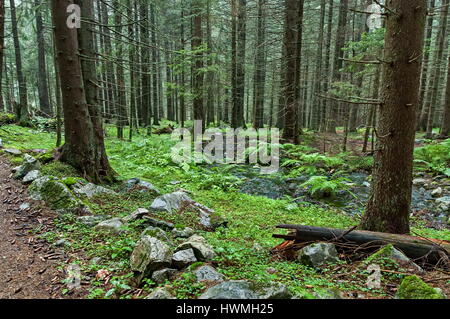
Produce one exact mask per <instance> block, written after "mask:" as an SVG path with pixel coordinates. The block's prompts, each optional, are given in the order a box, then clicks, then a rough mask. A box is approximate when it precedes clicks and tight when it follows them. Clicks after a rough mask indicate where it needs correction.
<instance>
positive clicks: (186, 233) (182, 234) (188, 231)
mask: <svg viewBox="0 0 450 319" xmlns="http://www.w3.org/2000/svg"><path fill="white" fill-rule="evenodd" d="M194 233H195V232H194V230H193V229H192V228H189V227H186V228H184V229H181V230H180V229H176V228H174V229H172V235H173V237H175V238H189V237H191V236H192V235H194Z"/></svg>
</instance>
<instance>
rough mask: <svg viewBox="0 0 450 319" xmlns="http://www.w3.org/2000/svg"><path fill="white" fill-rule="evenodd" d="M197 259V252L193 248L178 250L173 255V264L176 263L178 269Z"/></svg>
mask: <svg viewBox="0 0 450 319" xmlns="http://www.w3.org/2000/svg"><path fill="white" fill-rule="evenodd" d="M196 261H197V258H195V254H194V251H193V250H192V248H189V249H185V250H180V251H177V252H176V253H175V254H173V256H172V265H174V266H175V267H176V268H178V269H183V268H186V267H187V266H189V265H191V264H193V263H195V262H196Z"/></svg>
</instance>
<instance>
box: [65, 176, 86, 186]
mask: <svg viewBox="0 0 450 319" xmlns="http://www.w3.org/2000/svg"><path fill="white" fill-rule="evenodd" d="M61 182H63V183H64V184H66V185H67V186H69V187H70V186H72V185H75V184H76V183H81V184H87V181H86V180H85V179H83V178H80V177H65V178H63V179H62V180H61Z"/></svg>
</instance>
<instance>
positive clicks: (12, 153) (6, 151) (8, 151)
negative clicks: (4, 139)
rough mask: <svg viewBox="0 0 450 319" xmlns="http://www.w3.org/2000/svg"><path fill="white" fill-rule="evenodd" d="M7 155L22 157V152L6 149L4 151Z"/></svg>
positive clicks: (15, 149)
mask: <svg viewBox="0 0 450 319" xmlns="http://www.w3.org/2000/svg"><path fill="white" fill-rule="evenodd" d="M3 151H4V152H5V153H8V154H11V155H21V154H22V152H21V151H19V150H18V149H17V148H5V149H4V150H3Z"/></svg>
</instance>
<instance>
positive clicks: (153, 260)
mask: <svg viewBox="0 0 450 319" xmlns="http://www.w3.org/2000/svg"><path fill="white" fill-rule="evenodd" d="M171 260H172V251H171V250H170V248H169V246H168V245H167V244H165V243H163V242H162V241H160V240H159V239H157V238H153V237H150V236H144V237H142V238H141V239H140V240H139V241H138V243H137V244H136V247H135V248H134V250H133V252H132V254H131V257H130V265H131V269H132V270H133V271H135V272H137V273H139V275H140V278H141V279H142V278H144V277H147V276H151V275H152V274H153V272H154V271H156V270H160V269H163V268H167V267H168V266H170V263H171Z"/></svg>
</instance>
